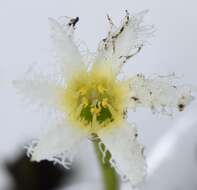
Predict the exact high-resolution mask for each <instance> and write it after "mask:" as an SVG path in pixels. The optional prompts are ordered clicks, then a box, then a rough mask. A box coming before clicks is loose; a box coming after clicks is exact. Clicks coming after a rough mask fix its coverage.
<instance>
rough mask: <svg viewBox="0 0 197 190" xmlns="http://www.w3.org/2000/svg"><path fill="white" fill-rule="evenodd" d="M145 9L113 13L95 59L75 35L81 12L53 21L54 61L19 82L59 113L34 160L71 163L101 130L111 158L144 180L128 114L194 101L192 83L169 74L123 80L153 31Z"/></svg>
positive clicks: (133, 178) (35, 147) (33, 151)
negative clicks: (88, 58)
mask: <svg viewBox="0 0 197 190" xmlns="http://www.w3.org/2000/svg"><path fill="white" fill-rule="evenodd" d="M145 13H146V11H143V12H141V13H138V14H135V15H129V13H128V12H127V11H126V16H125V18H124V19H123V20H122V23H121V25H120V26H119V27H116V26H115V25H114V24H113V22H112V20H111V19H110V18H109V17H108V20H109V23H110V30H109V33H108V36H107V37H106V38H105V39H103V40H102V41H101V42H100V44H99V47H98V51H97V53H96V55H95V57H94V59H93V61H92V62H91V63H90V64H87V63H86V62H85V61H84V57H83V56H82V55H81V53H80V51H79V50H78V48H77V46H76V45H75V43H74V40H73V31H74V28H75V24H76V22H77V21H78V18H76V19H71V20H70V22H69V23H68V24H67V25H61V24H60V23H59V22H57V21H56V20H54V19H51V18H50V19H49V22H50V26H51V39H52V42H53V45H54V52H55V63H53V64H48V66H47V67H46V66H44V67H43V69H42V68H40V69H39V68H37V69H35V68H33V69H32V68H31V69H30V71H29V72H28V74H27V75H26V76H25V78H24V79H22V80H19V81H15V85H16V87H17V89H19V91H20V92H22V93H23V94H25V95H26V96H27V97H28V98H30V100H31V102H37V103H38V104H42V105H45V106H47V107H48V108H50V109H51V110H55V111H56V115H58V116H59V117H58V118H56V119H55V120H54V123H53V124H54V126H50V127H49V129H48V131H47V133H45V134H44V135H43V136H42V137H41V138H40V139H39V140H38V141H36V142H34V143H32V146H31V147H29V151H28V153H29V154H30V155H31V157H32V160H35V161H41V160H45V159H46V160H51V161H55V162H59V163H61V164H63V165H64V166H65V167H69V166H70V164H71V162H72V160H73V157H74V155H75V154H76V152H77V146H78V145H79V144H80V143H82V142H83V141H84V140H85V139H86V138H90V137H91V136H92V135H93V134H94V135H95V134H96V135H97V136H98V138H100V140H101V143H103V144H104V145H105V147H106V150H108V151H109V152H110V153H111V159H110V163H111V165H112V166H113V167H114V168H115V169H116V170H117V172H119V173H120V174H121V176H122V177H124V178H127V179H128V180H129V181H130V182H131V184H132V185H137V184H139V183H140V182H141V181H142V179H143V178H144V176H145V174H146V164H145V159H144V155H143V146H142V145H140V144H139V142H138V141H137V130H136V128H135V126H134V124H131V123H129V122H128V121H127V117H126V116H127V112H128V111H129V110H131V111H132V110H134V109H136V108H137V107H147V108H150V109H151V110H153V111H157V112H162V113H171V112H172V110H173V109H174V108H175V109H178V110H179V111H182V110H183V109H184V108H185V106H186V105H188V103H189V102H190V101H191V100H192V96H191V93H190V89H188V88H187V87H184V86H176V85H175V84H174V83H173V77H170V76H169V77H162V76H161V77H159V76H158V77H154V78H146V77H145V76H144V75H141V74H137V75H135V76H132V77H130V78H127V79H122V80H121V79H120V77H119V74H120V71H121V68H122V66H123V65H124V63H126V62H127V60H128V59H129V58H131V57H132V56H134V55H135V54H137V53H138V52H139V51H140V50H141V48H142V47H143V45H144V43H145V42H146V41H145V40H146V38H147V37H148V36H150V35H151V34H152V32H153V29H152V27H151V26H145V25H143V23H142V21H143V17H144V15H145ZM40 67H42V66H40ZM51 124H52V123H51ZM101 146H102V145H101ZM103 154H105V152H103Z"/></svg>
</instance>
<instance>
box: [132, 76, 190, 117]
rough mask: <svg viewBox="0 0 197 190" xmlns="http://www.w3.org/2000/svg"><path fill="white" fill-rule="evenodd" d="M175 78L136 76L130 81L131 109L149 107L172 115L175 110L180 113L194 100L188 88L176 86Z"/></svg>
mask: <svg viewBox="0 0 197 190" xmlns="http://www.w3.org/2000/svg"><path fill="white" fill-rule="evenodd" d="M174 83H175V77H174V74H173V75H171V76H170V75H169V76H159V77H154V78H146V77H145V76H144V75H136V76H134V77H132V78H131V79H130V108H132V109H135V108H136V107H140V106H142V107H149V108H150V109H151V110H152V111H159V112H163V113H168V114H171V113H172V111H173V109H174V108H177V109H178V110H179V111H183V109H184V108H185V107H186V106H187V105H188V104H189V103H190V102H191V101H192V100H193V97H192V95H191V89H190V88H189V87H188V86H184V85H182V86H180V85H175V84H174Z"/></svg>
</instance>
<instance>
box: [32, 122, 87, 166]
mask: <svg viewBox="0 0 197 190" xmlns="http://www.w3.org/2000/svg"><path fill="white" fill-rule="evenodd" d="M85 137H86V133H85V131H82V130H80V129H79V128H78V127H75V126H68V123H62V124H58V125H56V126H51V127H50V128H49V129H48V131H46V133H45V134H44V135H42V136H41V137H40V139H39V140H38V141H37V142H36V141H35V142H33V143H32V145H31V146H29V148H28V155H29V156H31V159H32V161H38V162H39V161H41V160H49V161H54V162H55V163H59V164H62V165H63V166H64V167H66V168H69V166H70V164H71V163H72V161H73V158H74V156H75V154H76V152H77V150H78V146H79V145H80V143H82V142H83V140H84V139H85Z"/></svg>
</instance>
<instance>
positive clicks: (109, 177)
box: [93, 139, 119, 190]
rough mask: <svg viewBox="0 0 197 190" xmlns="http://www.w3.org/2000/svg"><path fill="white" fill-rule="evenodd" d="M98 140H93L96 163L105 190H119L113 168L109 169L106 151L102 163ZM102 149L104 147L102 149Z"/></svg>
mask: <svg viewBox="0 0 197 190" xmlns="http://www.w3.org/2000/svg"><path fill="white" fill-rule="evenodd" d="M99 142H100V140H99V139H96V140H94V142H93V143H94V147H95V152H96V155H97V158H98V162H99V164H100V168H101V174H102V178H103V182H104V187H105V190H119V179H118V176H117V174H116V171H115V170H114V168H112V167H111V165H110V163H109V159H110V157H111V155H110V153H109V152H108V151H107V153H106V156H105V162H103V155H102V152H101V151H100V149H99V145H98V144H99ZM102 148H103V149H104V147H102Z"/></svg>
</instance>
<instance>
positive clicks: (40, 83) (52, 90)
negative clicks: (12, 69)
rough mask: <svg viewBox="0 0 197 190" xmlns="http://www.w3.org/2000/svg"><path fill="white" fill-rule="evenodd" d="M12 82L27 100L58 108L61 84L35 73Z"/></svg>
mask: <svg viewBox="0 0 197 190" xmlns="http://www.w3.org/2000/svg"><path fill="white" fill-rule="evenodd" d="M13 84H14V85H15V87H16V88H17V90H18V92H19V93H20V94H22V95H23V96H24V100H26V101H27V102H30V103H31V104H32V103H33V104H37V105H41V106H47V107H50V108H58V103H59V98H60V96H61V94H63V92H64V88H63V87H62V86H61V85H59V84H56V83H55V82H54V81H50V80H49V79H48V78H47V77H44V76H41V75H35V74H34V75H33V76H32V77H29V76H28V75H27V76H26V77H25V78H24V79H21V80H17V81H14V82H13Z"/></svg>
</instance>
